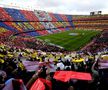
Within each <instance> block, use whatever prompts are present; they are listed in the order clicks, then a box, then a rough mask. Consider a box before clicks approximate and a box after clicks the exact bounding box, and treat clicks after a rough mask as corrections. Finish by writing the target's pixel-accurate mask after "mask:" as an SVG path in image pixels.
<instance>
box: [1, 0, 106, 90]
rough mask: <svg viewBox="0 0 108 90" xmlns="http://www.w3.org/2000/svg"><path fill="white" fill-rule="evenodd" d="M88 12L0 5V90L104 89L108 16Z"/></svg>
mask: <svg viewBox="0 0 108 90" xmlns="http://www.w3.org/2000/svg"><path fill="white" fill-rule="evenodd" d="M3 1H5V0H3ZM16 1H17V0H16ZM28 1H29V2H30V0H28ZM34 1H35V0H34ZM36 1H37V0H36ZM0 2H1V1H0ZM20 3H21V2H20ZM11 5H12V4H11ZM43 6H44V4H43ZM49 8H50V7H49ZM82 12H83V11H82ZM89 13H90V14H89V15H86V14H84V15H83V14H80V15H74V14H65V13H64V14H61V13H54V12H48V11H45V10H37V9H34V10H28V9H23V8H16V7H10V6H8V7H7V6H5V5H2V6H1V4H0V90H108V14H107V13H106V14H102V11H100V10H99V11H98V10H97V11H92V12H89Z"/></svg>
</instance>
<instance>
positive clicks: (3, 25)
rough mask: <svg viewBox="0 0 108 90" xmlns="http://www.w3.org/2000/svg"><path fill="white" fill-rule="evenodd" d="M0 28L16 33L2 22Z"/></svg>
mask: <svg viewBox="0 0 108 90" xmlns="http://www.w3.org/2000/svg"><path fill="white" fill-rule="evenodd" d="M0 27H3V28H6V29H7V30H10V31H12V32H18V31H17V30H15V29H14V28H12V27H9V26H8V25H6V24H4V23H3V22H0Z"/></svg>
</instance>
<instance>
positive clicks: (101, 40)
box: [84, 30, 108, 53]
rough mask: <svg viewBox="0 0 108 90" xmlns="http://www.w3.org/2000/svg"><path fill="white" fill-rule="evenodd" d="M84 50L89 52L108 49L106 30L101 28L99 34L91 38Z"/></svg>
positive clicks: (107, 31)
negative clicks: (90, 42)
mask: <svg viewBox="0 0 108 90" xmlns="http://www.w3.org/2000/svg"><path fill="white" fill-rule="evenodd" d="M84 50H86V51H89V52H91V53H98V52H103V51H105V52H106V51H108V30H103V31H102V32H101V34H100V35H99V36H97V37H96V38H94V39H93V41H92V44H90V45H88V46H87V47H86V48H85V49H84Z"/></svg>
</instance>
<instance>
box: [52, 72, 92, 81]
mask: <svg viewBox="0 0 108 90" xmlns="http://www.w3.org/2000/svg"><path fill="white" fill-rule="evenodd" d="M54 78H55V79H57V80H60V81H63V82H67V81H69V80H70V79H78V80H92V77H91V74H90V73H84V72H75V71H56V72H55V74H54Z"/></svg>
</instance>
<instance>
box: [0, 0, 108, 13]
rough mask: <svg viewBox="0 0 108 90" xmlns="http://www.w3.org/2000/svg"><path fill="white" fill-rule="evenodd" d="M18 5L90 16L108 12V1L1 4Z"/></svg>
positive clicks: (4, 0) (37, 0)
mask: <svg viewBox="0 0 108 90" xmlns="http://www.w3.org/2000/svg"><path fill="white" fill-rule="evenodd" d="M11 2H13V3H16V5H17V6H19V7H25V8H26V7H30V8H33V9H36V10H38V9H39V10H44V11H48V12H54V13H64V14H89V12H91V11H97V10H102V11H104V13H107V12H108V0H104V1H103V0H13V1H12V0H2V1H0V3H3V4H9V3H11Z"/></svg>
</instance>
